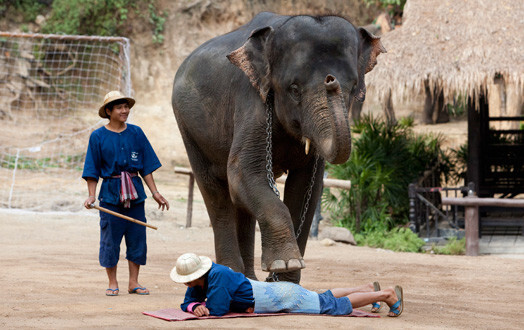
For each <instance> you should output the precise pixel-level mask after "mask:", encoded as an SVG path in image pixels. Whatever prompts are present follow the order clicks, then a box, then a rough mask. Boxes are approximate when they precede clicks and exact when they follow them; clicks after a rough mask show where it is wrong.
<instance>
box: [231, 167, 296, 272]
mask: <svg viewBox="0 0 524 330" xmlns="http://www.w3.org/2000/svg"><path fill="white" fill-rule="evenodd" d="M241 173H242V175H241ZM248 173H249V171H248V170H239V169H235V168H233V167H229V169H228V179H229V188H230V191H231V196H232V199H233V203H234V204H235V205H236V206H237V207H240V208H242V209H243V210H245V211H246V212H247V213H249V214H251V216H252V217H253V218H254V219H256V220H257V221H258V223H259V226H260V234H261V238H262V270H264V271H268V272H289V271H293V270H298V269H302V268H304V267H305V264H304V261H303V260H302V255H301V253H300V249H299V247H298V245H297V242H296V239H295V235H294V227H293V223H292V220H291V215H290V213H289V210H288V209H287V207H286V206H285V205H284V203H283V202H282V201H281V200H280V199H279V198H278V197H277V196H276V195H275V193H274V192H273V191H272V190H271V188H270V187H269V185H268V183H267V181H266V180H265V179H266V178H265V177H264V176H262V175H257V174H255V173H253V174H248ZM253 238H254V237H253Z"/></svg>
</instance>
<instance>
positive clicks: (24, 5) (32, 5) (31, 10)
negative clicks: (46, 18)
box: [0, 0, 49, 22]
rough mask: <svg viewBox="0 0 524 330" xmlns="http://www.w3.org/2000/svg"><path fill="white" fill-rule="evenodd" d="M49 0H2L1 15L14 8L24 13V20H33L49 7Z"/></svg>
mask: <svg viewBox="0 0 524 330" xmlns="http://www.w3.org/2000/svg"><path fill="white" fill-rule="evenodd" d="M48 2H49V1H42V0H40V1H35V0H0V15H4V14H5V13H6V12H7V11H8V10H10V9H12V10H13V11H15V12H17V13H19V14H21V15H22V17H23V20H24V22H32V21H34V20H35V19H36V16H38V15H39V14H40V13H41V12H42V11H43V10H44V9H45V8H47V7H48Z"/></svg>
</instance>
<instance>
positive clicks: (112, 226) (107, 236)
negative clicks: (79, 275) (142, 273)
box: [99, 202, 147, 268]
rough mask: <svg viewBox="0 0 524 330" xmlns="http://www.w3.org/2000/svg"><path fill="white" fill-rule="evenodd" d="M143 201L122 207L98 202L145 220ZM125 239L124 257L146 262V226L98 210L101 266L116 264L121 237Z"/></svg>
mask: <svg viewBox="0 0 524 330" xmlns="http://www.w3.org/2000/svg"><path fill="white" fill-rule="evenodd" d="M144 204H145V203H144V202H142V203H138V204H136V205H131V208H128V209H127V208H124V207H123V206H120V205H113V204H107V203H104V202H100V206H101V207H104V208H106V209H109V210H111V211H114V212H118V213H120V214H123V215H127V216H128V217H131V218H134V219H137V220H140V221H143V222H147V221H146V215H145V210H144ZM124 236H125V241H126V247H127V251H126V259H127V260H130V261H132V262H134V263H136V264H139V265H145V264H146V255H147V244H146V227H144V226H141V225H138V224H136V223H133V222H131V221H127V220H124V219H121V218H119V217H116V216H114V215H111V214H108V213H105V212H102V211H100V253H99V260H100V265H101V266H102V267H106V268H111V267H114V266H116V265H117V263H118V259H119V256H120V243H121V242H122V237H124Z"/></svg>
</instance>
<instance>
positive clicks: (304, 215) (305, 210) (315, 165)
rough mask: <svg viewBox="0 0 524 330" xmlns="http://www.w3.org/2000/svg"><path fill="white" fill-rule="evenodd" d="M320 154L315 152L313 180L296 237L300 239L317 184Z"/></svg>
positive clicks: (308, 189) (307, 193) (308, 190)
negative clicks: (314, 187) (316, 177)
mask: <svg viewBox="0 0 524 330" xmlns="http://www.w3.org/2000/svg"><path fill="white" fill-rule="evenodd" d="M318 159H319V156H318V154H315V164H314V165H313V175H311V181H310V182H309V187H308V188H307V191H306V196H305V203H304V207H303V208H302V216H301V217H300V225H299V226H298V230H297V234H296V236H295V238H296V239H297V240H298V237H299V236H300V233H302V226H304V222H305V221H306V213H307V209H308V208H309V201H310V200H311V193H312V192H313V186H314V185H315V175H316V174H317V166H318Z"/></svg>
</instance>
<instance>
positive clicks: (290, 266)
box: [262, 259, 306, 273]
mask: <svg viewBox="0 0 524 330" xmlns="http://www.w3.org/2000/svg"><path fill="white" fill-rule="evenodd" d="M302 268H306V264H305V263H304V259H289V261H288V262H287V263H286V262H285V261H284V260H275V261H273V262H272V263H271V266H270V267H269V268H268V267H267V265H266V263H264V262H263V263H262V270H263V271H266V272H275V273H285V272H291V271H294V270H299V269H302Z"/></svg>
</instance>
